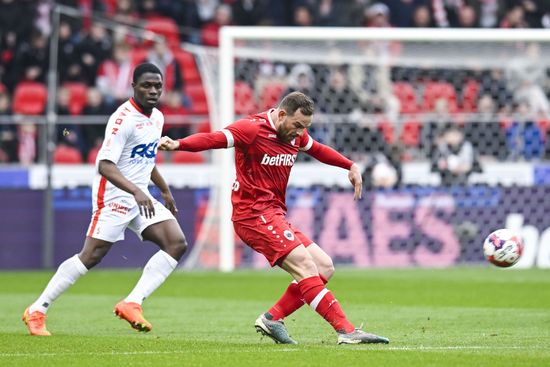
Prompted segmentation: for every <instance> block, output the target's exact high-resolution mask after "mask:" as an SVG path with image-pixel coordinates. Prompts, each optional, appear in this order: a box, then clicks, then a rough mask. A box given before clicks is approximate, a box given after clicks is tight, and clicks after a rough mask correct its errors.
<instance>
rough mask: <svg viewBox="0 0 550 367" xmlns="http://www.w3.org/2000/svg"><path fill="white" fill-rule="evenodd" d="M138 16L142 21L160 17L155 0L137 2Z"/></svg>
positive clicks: (138, 0)
mask: <svg viewBox="0 0 550 367" xmlns="http://www.w3.org/2000/svg"><path fill="white" fill-rule="evenodd" d="M137 4H138V5H137V8H138V12H139V15H140V16H141V18H143V19H152V18H156V17H159V16H161V14H160V12H159V9H158V7H157V1H156V0H137Z"/></svg>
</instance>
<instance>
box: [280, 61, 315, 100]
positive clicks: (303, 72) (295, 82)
mask: <svg viewBox="0 0 550 367" xmlns="http://www.w3.org/2000/svg"><path fill="white" fill-rule="evenodd" d="M296 91H298V92H302V93H304V94H306V95H308V96H309V97H310V98H312V99H313V100H314V101H317V88H316V86H315V75H314V74H313V69H312V68H311V66H310V65H308V64H296V65H294V66H293V67H292V68H291V69H290V73H289V74H288V88H287V89H286V90H285V91H284V92H283V93H282V94H281V95H283V96H286V95H287V94H288V93H291V92H296Z"/></svg>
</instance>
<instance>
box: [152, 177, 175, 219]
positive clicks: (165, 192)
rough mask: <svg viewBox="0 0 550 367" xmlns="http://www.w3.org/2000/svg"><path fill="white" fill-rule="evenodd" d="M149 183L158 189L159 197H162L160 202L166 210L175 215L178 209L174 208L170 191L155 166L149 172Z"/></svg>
mask: <svg viewBox="0 0 550 367" xmlns="http://www.w3.org/2000/svg"><path fill="white" fill-rule="evenodd" d="M151 181H153V183H154V184H155V185H156V186H157V187H158V188H159V189H160V195H161V196H162V200H164V206H165V207H166V208H168V210H170V211H171V212H172V214H174V215H176V213H177V212H178V208H177V207H176V200H174V196H172V192H171V191H170V187H169V186H168V184H167V183H166V181H164V177H162V175H161V174H160V172H159V170H158V169H157V166H155V167H154V168H153V171H152V172H151Z"/></svg>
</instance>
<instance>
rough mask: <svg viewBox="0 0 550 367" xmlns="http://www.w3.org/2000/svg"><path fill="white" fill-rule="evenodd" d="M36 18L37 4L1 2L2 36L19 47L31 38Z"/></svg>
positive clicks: (0, 29) (9, 0)
mask: <svg viewBox="0 0 550 367" xmlns="http://www.w3.org/2000/svg"><path fill="white" fill-rule="evenodd" d="M35 16H36V4H35V3H34V2H32V1H20V0H19V1H16V0H0V35H1V36H2V38H3V39H10V40H11V42H13V44H14V46H15V47H17V46H19V45H20V44H21V43H23V42H24V41H27V40H29V39H30V37H31V33H32V31H33V22H32V21H29V20H31V19H34V18H35Z"/></svg>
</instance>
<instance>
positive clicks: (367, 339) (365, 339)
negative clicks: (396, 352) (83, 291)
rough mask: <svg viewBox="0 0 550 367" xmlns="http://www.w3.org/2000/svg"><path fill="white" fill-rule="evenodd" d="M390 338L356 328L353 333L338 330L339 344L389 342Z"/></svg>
mask: <svg viewBox="0 0 550 367" xmlns="http://www.w3.org/2000/svg"><path fill="white" fill-rule="evenodd" d="M389 342H390V340H389V339H388V338H384V337H383V336H378V335H374V334H370V333H367V332H365V331H363V330H361V329H355V330H354V331H352V332H351V333H345V332H342V333H340V332H338V344H380V343H381V344H388V343H389Z"/></svg>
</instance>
